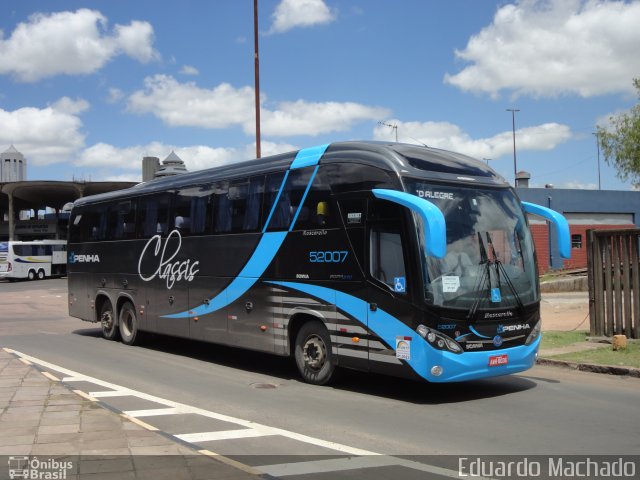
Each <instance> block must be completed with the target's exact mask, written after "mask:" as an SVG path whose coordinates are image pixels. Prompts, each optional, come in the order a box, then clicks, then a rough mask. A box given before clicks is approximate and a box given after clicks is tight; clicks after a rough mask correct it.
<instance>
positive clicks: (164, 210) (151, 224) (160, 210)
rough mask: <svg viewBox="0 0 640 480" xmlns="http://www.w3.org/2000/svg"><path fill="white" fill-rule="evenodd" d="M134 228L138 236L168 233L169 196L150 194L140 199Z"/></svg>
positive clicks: (146, 236) (145, 236)
mask: <svg viewBox="0 0 640 480" xmlns="http://www.w3.org/2000/svg"><path fill="white" fill-rule="evenodd" d="M138 212H139V214H138V216H137V219H136V230H137V232H138V238H151V237H153V236H154V235H166V234H167V233H168V231H169V230H168V219H169V197H168V196H167V195H152V196H148V197H143V198H141V199H140V203H139V208H138Z"/></svg>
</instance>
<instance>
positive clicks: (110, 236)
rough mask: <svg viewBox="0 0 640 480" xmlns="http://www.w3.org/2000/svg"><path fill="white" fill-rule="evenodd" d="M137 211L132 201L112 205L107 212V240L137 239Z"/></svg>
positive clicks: (105, 234) (105, 235) (105, 236)
mask: <svg viewBox="0 0 640 480" xmlns="http://www.w3.org/2000/svg"><path fill="white" fill-rule="evenodd" d="M135 226H136V209H135V203H134V202H131V201H130V200H127V201H124V202H118V203H116V204H115V205H111V206H110V207H109V208H108V210H107V223H106V230H105V232H104V237H103V238H102V239H106V240H127V239H131V238H135V231H136V229H135Z"/></svg>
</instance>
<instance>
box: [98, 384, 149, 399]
mask: <svg viewBox="0 0 640 480" xmlns="http://www.w3.org/2000/svg"><path fill="white" fill-rule="evenodd" d="M88 381H89V382H92V381H91V380H88ZM92 383H93V382H92ZM137 393H138V392H136V391H134V390H129V389H126V388H120V389H118V390H107V391H104V392H89V395H91V396H92V397H96V398H108V397H128V396H134V397H135V396H137V395H136V394H137Z"/></svg>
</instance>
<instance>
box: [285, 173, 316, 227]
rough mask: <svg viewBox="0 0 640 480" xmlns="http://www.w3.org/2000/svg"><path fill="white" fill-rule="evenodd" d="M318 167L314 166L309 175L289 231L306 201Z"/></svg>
mask: <svg viewBox="0 0 640 480" xmlns="http://www.w3.org/2000/svg"><path fill="white" fill-rule="evenodd" d="M318 168H320V166H319V165H317V166H316V168H315V170H314V171H313V173H312V174H311V178H310V179H309V183H308V184H307V188H306V189H305V191H304V194H302V199H301V200H300V205H298V209H297V210H296V214H295V215H294V216H293V220H291V225H290V226H289V231H291V230H293V226H294V225H295V224H296V220H297V219H298V215H300V211H301V210H302V206H303V205H304V201H305V200H306V199H307V194H308V193H309V189H310V188H311V184H312V183H313V179H314V178H315V177H316V173H318Z"/></svg>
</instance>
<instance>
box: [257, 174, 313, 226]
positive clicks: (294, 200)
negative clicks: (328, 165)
mask: <svg viewBox="0 0 640 480" xmlns="http://www.w3.org/2000/svg"><path fill="white" fill-rule="evenodd" d="M314 169H315V167H307V168H300V169H296V170H292V171H290V172H289V175H288V176H287V179H286V181H285V184H284V187H283V188H282V192H281V193H280V198H279V199H278V203H277V204H276V206H275V209H274V212H273V215H272V217H271V221H270V222H269V225H267V231H272V230H287V229H288V228H289V227H290V226H291V222H292V221H293V220H294V217H295V216H296V214H297V215H298V216H302V218H308V217H309V212H308V207H306V208H307V210H306V211H305V210H304V209H301V210H300V212H298V207H299V206H300V204H301V202H302V199H303V197H304V193H305V191H306V189H307V186H308V185H309V180H310V179H311V174H312V173H313V170H314Z"/></svg>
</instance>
